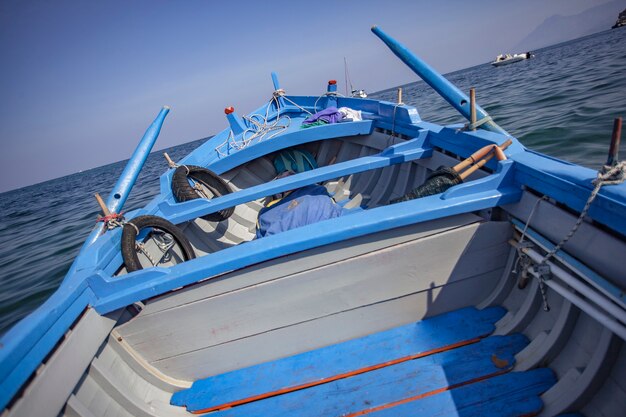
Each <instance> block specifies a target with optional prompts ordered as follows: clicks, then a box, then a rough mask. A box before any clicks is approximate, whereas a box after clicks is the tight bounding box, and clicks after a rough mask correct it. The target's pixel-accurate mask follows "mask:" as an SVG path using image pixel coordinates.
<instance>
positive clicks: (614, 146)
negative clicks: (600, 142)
mask: <svg viewBox="0 0 626 417" xmlns="http://www.w3.org/2000/svg"><path fill="white" fill-rule="evenodd" d="M621 137H622V118H621V117H618V118H616V119H615V120H614V121H613V134H612V135H611V146H609V156H608V158H607V160H606V164H607V165H608V166H610V167H612V166H613V165H615V164H617V161H618V159H619V156H618V155H619V144H620V141H621Z"/></svg>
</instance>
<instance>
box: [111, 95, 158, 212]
mask: <svg viewBox="0 0 626 417" xmlns="http://www.w3.org/2000/svg"><path fill="white" fill-rule="evenodd" d="M169 111H170V108H169V107H167V106H164V107H163V108H162V109H161V111H160V112H159V114H158V115H157V117H156V119H154V121H153V122H152V124H151V125H150V126H149V127H148V130H146V133H144V135H143V138H141V140H140V141H139V144H138V145H137V148H135V152H133V156H131V157H130V160H129V161H128V163H127V164H126V168H124V171H123V172H122V175H120V178H119V179H118V180H117V183H116V184H115V186H114V187H113V190H112V191H111V194H109V198H108V200H107V207H108V208H109V210H111V212H112V213H119V212H120V210H121V209H122V207H123V206H124V203H125V202H126V199H127V198H128V195H129V194H130V191H131V190H132V188H133V185H135V181H137V177H138V176H139V172H140V171H141V169H142V168H143V166H144V164H145V163H146V159H148V155H150V151H151V150H152V147H153V146H154V143H155V142H156V140H157V138H158V137H159V133H160V132H161V126H163V121H164V120H165V116H167V114H168V113H169Z"/></svg>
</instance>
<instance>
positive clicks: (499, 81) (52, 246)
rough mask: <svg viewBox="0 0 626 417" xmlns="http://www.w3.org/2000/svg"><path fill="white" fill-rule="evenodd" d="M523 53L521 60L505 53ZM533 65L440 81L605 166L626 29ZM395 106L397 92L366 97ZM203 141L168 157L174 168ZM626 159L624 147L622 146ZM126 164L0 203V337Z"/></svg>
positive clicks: (524, 136) (574, 158)
mask: <svg viewBox="0 0 626 417" xmlns="http://www.w3.org/2000/svg"><path fill="white" fill-rule="evenodd" d="M511 52H522V51H511ZM535 53H536V57H535V58H533V59H531V60H527V61H523V62H519V63H515V64H511V65H508V66H504V67H499V68H495V67H492V66H491V65H489V64H484V65H479V66H476V67H472V68H468V69H465V70H461V71H457V72H454V73H451V74H448V75H447V78H448V79H449V80H450V81H452V82H453V83H454V84H456V85H457V86H458V87H459V88H460V89H462V90H463V91H469V88H470V87H475V88H476V91H477V93H476V94H477V102H478V103H479V104H480V105H481V106H482V107H483V108H484V109H485V110H486V111H487V112H488V113H489V114H490V115H491V116H492V117H493V118H494V119H495V121H496V122H497V123H498V124H499V125H500V126H502V127H503V128H504V129H506V130H507V131H508V132H509V133H511V134H513V135H514V136H516V137H517V138H518V139H519V140H520V141H521V142H522V143H523V144H524V145H525V146H526V147H528V148H531V149H534V150H537V151H540V152H543V153H546V154H549V155H552V156H555V157H557V158H560V159H565V160H568V161H571V162H575V163H578V164H581V165H584V166H587V167H590V168H593V169H597V168H599V167H600V166H601V165H602V163H603V162H604V161H605V160H606V155H607V149H608V144H609V139H610V136H611V130H612V125H613V119H614V118H616V117H619V116H621V117H626V28H622V29H616V30H610V31H606V32H601V33H598V34H595V35H592V36H589V37H586V38H581V39H577V40H574V41H570V42H567V43H563V44H559V45H555V46H551V47H548V48H544V49H540V50H538V51H535ZM402 87H403V100H404V101H405V102H406V103H407V104H411V105H414V106H416V107H417V108H418V110H419V112H420V116H421V117H422V119H424V120H428V121H431V122H435V123H440V124H450V123H463V122H465V120H464V119H463V118H462V117H460V116H459V115H458V114H457V113H456V111H455V110H453V109H451V107H450V106H449V105H448V104H447V103H446V102H445V101H443V99H441V98H440V97H439V96H438V95H436V94H435V93H434V92H433V91H432V90H431V89H430V87H428V86H427V85H425V84H424V83H423V82H416V83H412V84H408V85H405V86H402ZM371 97H375V98H382V99H385V100H389V101H392V102H395V101H396V89H395V88H393V89H389V90H386V91H382V92H379V93H375V94H371ZM202 142H203V140H198V141H195V142H190V143H187V144H184V145H180V146H177V147H174V148H171V149H167V150H165V151H166V152H168V153H169V154H170V156H172V158H173V159H174V160H178V159H180V158H181V157H182V156H184V155H186V154H188V153H189V152H190V151H192V150H193V149H195V148H196V147H197V146H198V145H200V144H201V143H202ZM162 152H163V151H159V152H156V153H154V154H152V155H150V157H149V158H148V162H147V164H146V166H145V167H144V169H143V171H142V173H141V175H140V177H139V180H138V182H137V184H136V185H135V188H134V189H133V192H132V193H131V196H130V198H129V199H128V201H127V203H126V206H125V210H132V209H136V208H139V207H141V206H143V205H144V204H145V203H146V202H147V201H148V200H150V198H151V197H153V196H154V195H155V194H156V193H157V191H158V188H159V176H160V175H161V174H162V173H163V172H164V171H165V169H166V168H167V166H166V164H165V162H164V159H163V156H162ZM621 155H622V159H624V157H626V138H625V139H624V140H623V142H622V150H621ZM124 166H125V161H122V162H118V163H114V164H111V165H106V166H103V167H100V168H95V169H92V170H89V171H84V172H81V173H77V174H74V175H70V176H67V177H63V178H58V179H55V180H51V181H48V182H45V183H41V184H37V185H33V186H30V187H25V188H22V189H19V190H14V191H9V192H6V193H2V194H0V334H2V333H4V332H5V331H6V330H7V329H8V328H9V327H10V326H12V325H13V324H14V323H16V322H17V321H18V320H20V319H21V318H23V317H24V316H25V315H27V314H28V313H29V312H31V311H32V310H34V309H35V308H37V306H39V305H40V304H41V303H42V302H43V301H44V300H45V299H46V298H47V297H49V296H50V294H52V293H53V292H54V290H55V289H56V288H57V287H58V285H59V283H60V282H61V281H62V279H63V277H64V276H65V273H66V272H67V270H68V268H69V266H70V264H71V263H72V260H73V259H74V257H75V256H76V254H77V253H78V251H79V249H80V247H81V245H82V243H83V241H84V240H85V238H86V237H87V235H88V234H89V233H90V231H91V229H92V228H93V226H94V222H95V219H96V217H97V216H98V211H99V210H98V207H97V205H96V203H95V199H94V197H93V193H94V191H95V190H97V191H99V192H100V193H101V194H102V195H104V196H106V195H108V194H109V192H110V190H111V188H112V187H113V184H114V183H115V182H116V180H117V178H118V177H119V175H120V173H121V172H122V170H123V168H124Z"/></svg>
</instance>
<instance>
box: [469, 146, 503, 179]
mask: <svg viewBox="0 0 626 417" xmlns="http://www.w3.org/2000/svg"><path fill="white" fill-rule="evenodd" d="M511 143H513V141H512V140H511V139H509V140H507V141H506V142H504V143H503V144H502V145H500V146H494V147H492V150H495V152H490V153H488V154H487V156H485V157H484V158H483V159H481V160H480V161H478V162H477V163H476V164H475V165H472V166H471V167H469V168H468V169H467V170H466V171H465V172H463V173H461V174H459V176H460V177H461V179H462V180H464V179H465V178H467V177H469V176H470V175H471V174H473V173H474V172H476V171H477V170H478V169H479V168H480V167H482V166H484V165H485V164H486V163H487V162H489V160H490V159H491V158H493V157H494V155H495V156H498V160H501V159H500V158H501V157H502V156H504V154H503V153H500V152H502V151H503V150H504V149H506V148H508V147H509V145H510V144H511ZM498 151H499V152H498ZM504 159H506V156H504Z"/></svg>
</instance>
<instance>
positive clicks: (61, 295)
mask: <svg viewBox="0 0 626 417" xmlns="http://www.w3.org/2000/svg"><path fill="white" fill-rule="evenodd" d="M85 284H86V280H84V279H81V284H80V286H79V287H78V288H76V289H74V290H73V291H70V292H69V293H68V292H65V291H57V292H55V293H54V294H53V295H52V297H50V298H49V299H48V300H47V301H46V302H45V303H44V304H43V305H42V306H41V307H39V308H38V309H37V310H36V311H35V312H34V313H32V314H31V315H30V316H29V319H28V320H22V321H21V322H19V323H18V324H17V325H16V326H15V327H13V328H12V329H11V330H9V332H8V333H7V334H5V335H4V336H3V337H2V341H1V343H2V350H0V380H1V381H2V383H1V384H0V409H3V408H4V407H6V405H7V404H8V402H9V401H10V400H11V398H12V397H13V395H15V394H16V393H17V392H18V391H19V389H20V387H21V386H22V384H23V383H24V382H25V381H26V380H27V379H28V378H29V377H30V375H31V374H32V373H33V372H34V371H35V370H36V369H37V367H38V366H39V365H40V364H41V362H42V361H43V359H44V358H45V357H46V356H47V355H48V353H49V352H50V351H51V350H52V349H53V348H54V347H55V346H56V344H57V343H58V341H59V340H60V339H61V338H62V337H63V335H64V334H65V332H67V329H69V327H70V326H71V325H72V323H74V321H76V319H77V318H78V317H79V316H80V314H81V313H82V312H83V311H84V310H85V309H86V308H87V306H88V305H89V302H90V301H91V300H92V299H93V293H92V292H91V291H90V290H89V289H87V288H85V287H86V285H85Z"/></svg>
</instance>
